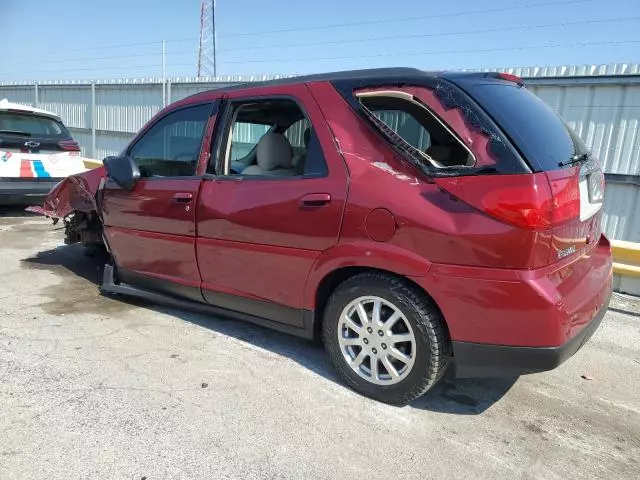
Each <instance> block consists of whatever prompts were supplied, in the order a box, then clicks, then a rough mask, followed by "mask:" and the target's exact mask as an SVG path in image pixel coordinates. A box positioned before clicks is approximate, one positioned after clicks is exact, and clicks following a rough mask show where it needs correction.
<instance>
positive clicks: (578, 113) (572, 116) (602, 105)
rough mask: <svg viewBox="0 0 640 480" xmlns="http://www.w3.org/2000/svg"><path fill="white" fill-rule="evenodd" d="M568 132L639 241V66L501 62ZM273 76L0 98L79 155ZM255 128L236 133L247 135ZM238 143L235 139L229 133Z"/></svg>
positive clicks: (25, 90) (93, 84) (107, 148)
mask: <svg viewBox="0 0 640 480" xmlns="http://www.w3.org/2000/svg"><path fill="white" fill-rule="evenodd" d="M500 71H504V72H508V73H513V74H515V75H518V76H520V77H522V78H524V79H525V81H526V83H527V85H528V88H530V89H531V90H532V91H533V92H534V93H536V94H537V95H538V96H539V97H540V98H542V99H543V100H544V101H546V102H547V103H548V104H549V105H551V107H553V108H554V109H555V110H556V111H557V112H558V113H559V114H560V115H561V116H562V117H564V118H565V120H566V121H567V122H568V123H569V124H570V125H571V126H572V127H573V128H574V129H575V130H576V132H577V133H578V134H579V135H580V136H581V137H582V139H583V140H584V141H585V142H586V144H587V145H588V146H589V147H590V148H591V149H592V151H593V153H594V154H595V155H596V156H597V157H598V158H599V159H600V161H601V163H602V165H603V168H604V170H605V172H606V173H607V190H606V196H605V217H604V228H605V231H606V233H607V234H608V235H609V236H610V237H611V238H615V239H619V240H629V241H634V242H640V221H638V212H639V211H640V65H636V64H614V65H586V66H560V67H532V68H506V69H500ZM272 78H277V77H266V76H264V77H218V78H216V79H213V78H170V79H167V80H166V81H165V82H163V81H162V80H161V79H158V78H141V79H135V80H105V81H98V80H96V81H48V82H35V83H0V99H1V98H8V99H9V100H10V101H13V102H18V103H24V104H27V105H32V106H37V107H40V108H44V109H47V110H51V111H53V112H56V113H58V114H59V115H60V116H61V117H62V119H63V121H64V122H65V124H66V125H67V126H68V127H69V129H70V130H71V133H72V135H73V136H74V137H75V139H76V140H78V142H79V143H80V145H81V147H82V150H83V153H84V155H85V156H88V157H93V158H103V157H105V156H107V155H114V154H118V153H119V152H120V151H121V149H122V148H123V147H124V146H125V145H126V144H127V142H128V141H129V139H131V137H132V136H133V135H134V134H135V133H136V132H137V131H138V130H139V129H140V128H141V127H142V126H143V125H144V124H145V123H146V122H147V121H148V120H149V119H150V118H151V117H152V116H153V115H154V114H155V113H156V112H158V111H159V110H160V109H161V108H162V107H163V106H164V105H167V104H169V103H171V102H173V101H176V100H178V99H180V98H184V97H186V96H188V95H191V94H194V93H197V92H200V91H203V90H208V89H212V88H220V87H223V86H226V85H230V84H235V83H239V82H251V81H262V80H268V79H272ZM255 133H256V132H250V131H247V132H239V135H246V136H247V140H250V139H251V136H252V135H254V134H255ZM237 140H238V141H242V138H237Z"/></svg>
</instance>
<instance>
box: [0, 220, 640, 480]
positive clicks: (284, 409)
mask: <svg viewBox="0 0 640 480" xmlns="http://www.w3.org/2000/svg"><path fill="white" fill-rule="evenodd" d="M0 246H1V247H2V248H1V249H0V272H2V280H3V282H2V285H1V286H0V300H1V302H0V314H1V317H0V318H1V320H0V402H1V403H0V407H1V408H0V412H1V413H0V479H7V480H8V479H12V480H18V479H27V478H29V479H35V478H37V479H85V478H87V479H88V478H91V479H96V478H99V479H137V480H141V479H147V480H155V479H174V478H175V479H205V478H207V479H209V478H210V479H219V478H242V479H254V478H255V479H258V478H260V479H263V478H286V479H297V478H300V479H314V478H322V479H325V478H326V479H341V478H350V479H353V478H359V479H388V478H398V479H404V478H421V479H422V478H424V479H428V478H470V477H474V478H476V479H480V478H510V479H513V478H526V479H530V478H539V479H545V480H547V479H555V478H559V479H563V480H565V479H571V480H575V479H581V478H606V479H614V478H615V479H622V478H630V479H631V478H634V479H636V478H639V477H640V341H639V339H640V308H638V305H639V304H638V302H637V300H636V299H634V298H632V297H621V296H616V299H614V303H613V304H612V308H611V309H610V311H609V312H608V313H607V316H606V318H605V320H604V322H603V325H602V327H601V328H600V329H599V330H598V332H597V333H596V335H595V336H594V337H593V338H592V340H591V341H590V342H589V343H588V344H587V345H586V346H585V347H584V348H583V349H582V350H581V351H580V352H578V354H576V355H575V356H574V357H573V358H572V359H570V360H569V361H568V362H567V363H565V364H564V365H562V366H561V367H560V368H558V369H556V370H555V371H553V372H548V373H543V374H538V375H530V376H523V377H521V378H518V379H500V380H459V381H457V382H455V383H452V382H449V381H447V382H442V383H441V384H440V385H438V386H437V387H436V388H435V389H434V390H433V391H431V392H430V393H428V394H427V395H426V396H424V397H423V398H421V399H419V400H417V401H416V402H414V403H413V404H412V405H410V406H407V407H404V408H395V407H390V406H387V405H384V404H380V403H376V402H374V401H371V400H368V399H367V398H364V397H361V396H359V395H357V394H355V393H353V392H351V391H350V390H348V389H347V388H345V387H343V386H342V385H341V384H340V383H339V382H338V380H337V378H336V376H335V375H334V373H333V372H332V370H331V367H330V366H329V364H328V361H327V359H326V357H325V355H324V353H323V351H322V350H321V349H319V348H317V347H313V346H311V345H309V344H308V343H307V342H305V341H302V340H299V339H296V338H294V337H289V336H286V335H282V334H279V333H276V332H272V331H268V330H265V329H262V328H259V327H256V326H252V325H249V324H245V323H242V322H236V321H232V320H226V319H221V318H215V317H206V316H203V315H198V314H193V313H189V312H183V311H178V310H172V309H167V308H163V307H158V306H154V305H149V304H145V303H139V302H132V301H127V300H125V299H119V298H117V299H116V298H106V297H102V296H100V295H99V293H98V287H97V284H98V282H99V278H100V270H101V268H100V262H99V261H98V260H96V259H91V258H88V257H85V256H84V255H83V252H82V249H81V248H77V247H76V246H64V245H62V232H60V231H55V230H54V229H53V228H52V227H51V225H50V223H49V222H47V221H46V220H44V219H41V218H38V217H32V216H25V215H22V214H21V212H20V211H19V210H6V209H5V210H3V211H1V212H0ZM583 375H587V376H588V377H589V378H591V380H586V379H584V378H582V376H583Z"/></svg>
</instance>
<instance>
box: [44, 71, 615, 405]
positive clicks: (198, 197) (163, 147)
mask: <svg viewBox="0 0 640 480" xmlns="http://www.w3.org/2000/svg"><path fill="white" fill-rule="evenodd" d="M604 186H605V185H604V176H603V174H602V170H601V168H600V165H599V164H598V162H597V160H596V159H595V158H592V156H591V154H590V153H589V152H588V151H587V149H586V146H585V145H584V143H582V141H581V140H580V139H579V138H578V137H577V136H576V134H575V133H574V132H573V130H571V128H569V126H568V125H566V123H565V122H564V121H563V120H562V119H561V118H560V117H559V116H558V115H557V114H556V113H555V112H553V110H552V109H551V108H550V107H549V106H547V105H546V104H545V103H544V102H543V101H542V100H540V99H539V98H538V97H536V96H535V95H534V94H533V93H532V92H530V91H529V90H528V89H527V88H526V87H525V85H524V84H523V82H522V80H521V79H519V78H517V77H514V76H512V75H507V74H503V73H459V72H423V71H420V70H414V69H380V70H362V71H351V72H338V73H329V74H323V75H314V76H308V77H302V78H290V79H284V80H277V81H272V82H266V83H262V84H252V85H242V86H232V87H227V88H222V89H218V90H212V91H208V92H202V93H198V94H196V95H193V96H191V97H188V98H185V99H182V100H180V101H178V102H175V103H174V104H172V105H169V106H168V107H166V108H165V109H164V110H162V111H161V112H159V113H158V114H157V115H156V116H155V117H154V118H153V119H151V121H150V122H149V123H148V124H147V125H146V126H144V127H143V128H142V130H141V131H140V132H139V133H138V135H136V137H135V138H134V139H133V140H132V141H131V143H130V144H129V145H128V146H127V147H126V148H125V149H124V150H123V152H122V154H121V155H120V156H117V157H107V158H105V160H104V168H98V169H95V170H92V171H90V172H87V173H84V174H81V175H74V176H72V177H70V178H69V179H68V180H65V181H64V182H62V183H61V184H60V185H59V186H58V187H56V188H54V189H53V191H52V192H51V193H50V195H49V196H48V198H47V199H46V200H45V202H44V204H43V206H42V207H38V208H33V209H31V210H32V211H37V212H40V213H42V214H44V215H46V216H49V217H51V218H53V219H54V221H59V220H60V219H62V220H63V223H64V226H65V233H66V243H75V242H80V243H82V244H85V245H87V246H91V245H93V244H98V245H101V244H102V245H103V246H104V247H106V250H107V251H108V252H109V253H110V255H111V258H110V259H109V264H108V265H107V266H106V267H105V274H104V278H103V285H102V290H103V291H104V292H106V293H111V294H122V295H131V296H134V297H142V298H145V299H147V300H151V301H157V302H164V303H168V304H171V305H174V306H179V307H187V308H194V309H198V310H202V311H205V312H209V313H212V314H220V313H223V314H225V315H230V316H235V317H238V318H241V319H244V320H248V321H251V322H254V323H258V324H260V325H265V326H268V327H271V328H274V329H277V330H280V331H284V332H288V333H292V334H295V335H298V336H301V337H305V338H308V339H318V340H320V339H321V340H322V341H323V343H324V345H325V348H326V349H327V351H328V355H329V358H330V360H331V362H332V363H333V365H334V367H335V369H336V371H337V372H338V375H339V376H340V378H342V380H343V381H344V382H345V384H346V385H348V386H350V387H352V388H353V389H355V390H357V391H358V392H361V393H363V394H365V395H367V396H369V397H372V398H375V399H377V400H380V401H383V402H387V403H391V404H397V405H402V404H406V403H407V402H410V401H411V400H413V399H414V398H416V397H417V396H419V395H421V394H422V393H424V392H426V391H427V390H429V389H430V388H431V387H432V386H433V385H435V384H436V382H438V380H439V379H441V378H442V377H443V375H444V374H445V373H447V372H448V373H450V374H452V375H453V376H457V377H481V376H517V375H520V374H524V373H534V372H541V371H545V370H550V369H553V368H555V367H557V366H558V365H560V364H561V363H562V362H564V361H565V360H567V359H568V358H569V357H571V356H572V355H573V354H574V353H575V352H577V351H578V350H579V349H580V348H581V347H582V345H584V343H585V342H586V341H587V340H588V339H589V338H590V336H591V335H592V334H593V333H594V331H595V330H596V329H597V328H598V325H599V324H600V322H601V320H602V318H603V316H604V314H605V312H606V309H607V305H608V302H609V298H610V295H611V284H612V260H611V247H610V244H609V241H608V240H607V238H606V237H605V236H604V235H603V233H602V228H601V227H602V226H601V223H602V211H603V209H602V205H603V195H604Z"/></svg>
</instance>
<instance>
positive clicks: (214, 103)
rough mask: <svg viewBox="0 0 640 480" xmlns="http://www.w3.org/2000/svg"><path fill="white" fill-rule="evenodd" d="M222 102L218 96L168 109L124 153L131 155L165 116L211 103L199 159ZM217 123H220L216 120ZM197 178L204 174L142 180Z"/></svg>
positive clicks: (143, 178) (145, 178)
mask: <svg viewBox="0 0 640 480" xmlns="http://www.w3.org/2000/svg"><path fill="white" fill-rule="evenodd" d="M220 103H221V100H220V98H216V99H214V100H203V101H201V102H194V103H189V104H186V105H181V106H179V107H177V108H173V109H171V110H168V111H167V112H165V113H164V114H163V115H161V116H159V117H158V118H157V119H156V120H155V121H154V122H153V123H150V124H149V125H147V126H146V128H145V129H144V130H143V131H141V132H140V134H139V135H138V136H137V138H136V139H135V141H134V142H132V143H130V144H129V145H127V148H126V149H125V151H124V155H126V156H129V155H130V154H131V150H132V149H133V148H134V147H135V146H136V145H137V144H138V143H140V141H141V140H142V139H143V138H144V137H145V136H146V134H147V133H148V132H149V131H150V130H151V129H152V128H153V127H155V126H156V125H157V124H158V123H160V122H161V121H162V120H164V119H165V118H167V116H169V115H171V114H173V113H176V112H179V111H181V110H186V109H188V108H193V107H200V106H202V105H208V104H210V105H211V110H210V111H209V116H208V117H207V122H206V123H205V126H204V132H203V133H202V139H201V140H200V151H199V153H198V160H199V159H200V156H201V155H202V147H203V146H204V139H205V137H206V135H207V125H208V124H209V122H210V121H211V117H213V116H214V115H217V114H218V113H220ZM216 123H218V122H217V121H216ZM198 166H199V165H198V164H196V172H197V171H198ZM196 178H203V175H180V176H175V177H169V176H167V177H140V180H144V181H148V180H151V181H154V182H157V181H161V180H193V179H196Z"/></svg>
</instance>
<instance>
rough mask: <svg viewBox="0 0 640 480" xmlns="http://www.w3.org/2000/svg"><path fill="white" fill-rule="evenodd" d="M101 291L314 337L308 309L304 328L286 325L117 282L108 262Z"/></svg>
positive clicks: (310, 337) (304, 336) (302, 336)
mask: <svg viewBox="0 0 640 480" xmlns="http://www.w3.org/2000/svg"><path fill="white" fill-rule="evenodd" d="M100 292H101V293H103V294H116V295H126V296H128V297H134V298H141V299H143V300H147V301H149V302H151V303H157V304H161V305H166V306H169V307H175V308H179V309H184V310H191V311H196V312H199V313H204V314H207V315H218V316H222V317H228V318H232V319H234V320H242V321H245V322H250V323H253V324H256V325H260V326H261V327H266V328H270V329H272V330H277V331H279V332H282V333H287V334H289V335H295V336H296V337H301V338H306V339H308V340H313V339H314V322H313V312H310V311H307V310H305V311H304V317H305V322H304V324H305V326H304V328H299V327H294V326H291V325H286V324H284V323H279V322H274V321H273V320H268V319H266V318H261V317H256V316H254V315H248V314H246V313H242V312H236V311H233V310H228V309H226V308H220V307H215V306H213V305H206V304H204V303H199V302H195V301H191V300H186V299H181V298H176V297H172V296H169V295H164V294H162V293H158V292H153V291H150V290H144V289H141V288H138V287H135V286H133V285H128V284H126V283H122V282H120V283H116V280H115V269H114V267H113V265H109V264H106V265H105V266H104V273H103V275H102V285H101V287H100Z"/></svg>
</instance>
